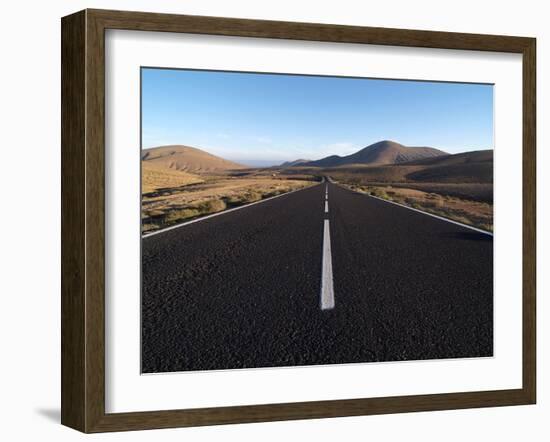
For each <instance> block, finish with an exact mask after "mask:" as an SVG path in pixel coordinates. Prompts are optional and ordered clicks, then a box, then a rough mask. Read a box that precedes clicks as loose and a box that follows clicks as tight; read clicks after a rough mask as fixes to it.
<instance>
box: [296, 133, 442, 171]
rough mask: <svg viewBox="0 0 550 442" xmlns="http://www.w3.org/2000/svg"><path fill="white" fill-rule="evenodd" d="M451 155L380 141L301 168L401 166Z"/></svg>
mask: <svg viewBox="0 0 550 442" xmlns="http://www.w3.org/2000/svg"><path fill="white" fill-rule="evenodd" d="M447 155H449V154H448V153H447V152H444V151H442V150H439V149H435V148H433V147H409V146H404V145H403V144H400V143H397V142H395V141H391V140H383V141H378V142H377V143H373V144H370V145H369V146H366V147H364V148H362V149H360V150H358V151H357V152H355V153H352V154H350V155H346V156H343V157H341V156H339V155H330V156H328V157H325V158H321V159H320V160H315V161H309V162H307V163H302V164H300V166H312V167H336V166H342V165H350V164H376V165H383V164H401V163H407V162H410V161H415V160H421V159H425V158H433V157H440V156H447Z"/></svg>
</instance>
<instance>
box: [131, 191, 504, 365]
mask: <svg viewBox="0 0 550 442" xmlns="http://www.w3.org/2000/svg"><path fill="white" fill-rule="evenodd" d="M492 352H493V237H492V235H490V234H486V233H482V232H478V231H475V230H472V229H469V228H467V227H464V226H460V225H457V224H454V223H451V222H448V221H445V220H441V219H437V218H434V217H432V216H428V215H426V214H423V213H419V212H417V211H414V210H410V209H407V208H403V207H400V206H398V205H395V204H391V203H389V202H386V201H381V200H379V199H375V198H372V197H369V196H367V195H362V194H358V193H355V192H352V191H350V190H347V189H345V188H342V187H340V186H338V185H336V184H333V183H331V182H328V181H325V182H323V183H321V184H317V185H315V186H313V187H310V188H307V189H305V190H300V191H297V192H292V193H289V194H286V195H283V196H280V197H276V198H273V199H270V200H266V201H262V202H260V203H257V204H253V205H250V206H247V207H242V208H240V209H239V210H234V211H230V212H227V213H221V214H219V215H218V216H212V217H209V218H207V219H202V220H199V221H197V222H194V223H189V224H187V225H183V226H181V227H178V228H174V229H170V230H167V231H164V232H162V233H158V234H156V235H151V236H149V237H144V238H143V240H142V372H144V373H156V372H170V371H187V370H211V369H229V368H247V367H275V366H296V365H315V364H335V363H353V362H374V361H399V360H420V359H442V358H462V357H486V356H492Z"/></svg>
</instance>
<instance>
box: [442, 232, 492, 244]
mask: <svg viewBox="0 0 550 442" xmlns="http://www.w3.org/2000/svg"><path fill="white" fill-rule="evenodd" d="M441 236H442V237H444V238H452V239H462V240H465V241H491V242H492V241H493V237H492V236H491V235H487V234H485V233H479V232H453V233H445V234H443V235H441Z"/></svg>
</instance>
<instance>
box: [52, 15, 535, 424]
mask: <svg viewBox="0 0 550 442" xmlns="http://www.w3.org/2000/svg"><path fill="white" fill-rule="evenodd" d="M535 53H536V46H535V39H532V38H526V37H511V36H494V35H473V34H458V33H448V32H433V31H419V30H403V29H384V28H368V27H350V26H340V25H327V24H312V23H291V22H276V21H261V20H243V19H235V18H218V17H199V16H183V15H167V14H153V13H140V12H122V11H105V10H85V11H81V12H78V13H75V14H73V15H70V16H67V17H64V18H63V19H62V423H63V424H64V425H67V426H69V427H72V428H75V429H78V430H80V431H83V432H104V431H122V430H140V429H151V428H168V427H184V426H196V425H214V424H225V423H240V422H260V421H276V420H288V419H308V418H324V417H337V416H352V415H369V414H381V413H402V412H412V411H429V410H446V409H459V408H473V407H489V406H507V405H524V404H534V403H535V398H536V383H535V379H536V350H535V280H536V278H535V256H536V253H535V226H536V220H535V212H536V210H535V209H536V207H535V181H536V176H535V170H536V167H535V165H536V162H535V144H536V140H535V110H536V106H535Z"/></svg>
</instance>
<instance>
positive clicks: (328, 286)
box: [321, 219, 334, 310]
mask: <svg viewBox="0 0 550 442" xmlns="http://www.w3.org/2000/svg"><path fill="white" fill-rule="evenodd" d="M333 308H334V286H333V282H332V253H331V251H330V226H329V220H328V219H326V220H325V228H324V232H323V264H322V275H321V310H330V309H333Z"/></svg>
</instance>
